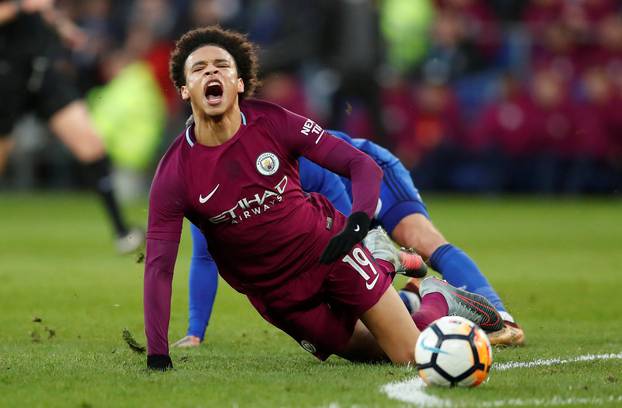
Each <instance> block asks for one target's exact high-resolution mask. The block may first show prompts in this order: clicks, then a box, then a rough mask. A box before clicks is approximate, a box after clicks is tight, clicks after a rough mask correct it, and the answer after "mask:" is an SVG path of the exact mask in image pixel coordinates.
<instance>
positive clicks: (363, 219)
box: [320, 211, 371, 264]
mask: <svg viewBox="0 0 622 408" xmlns="http://www.w3.org/2000/svg"><path fill="white" fill-rule="evenodd" d="M369 224H371V220H370V219H369V217H368V216H367V214H365V213H364V212H362V211H359V212H355V213H353V214H351V215H350V216H349V217H348V224H347V225H346V226H345V228H344V229H343V231H341V232H340V233H339V234H337V235H335V236H334V237H333V238H332V239H331V240H330V242H329V243H328V245H326V248H325V249H324V252H323V253H322V256H321V257H320V263H323V264H329V263H332V262H335V261H336V260H337V259H339V258H341V257H342V256H344V255H345V254H347V253H348V252H350V250H351V249H352V247H353V246H354V245H356V244H358V243H359V242H361V241H362V240H363V238H365V236H366V235H367V231H369Z"/></svg>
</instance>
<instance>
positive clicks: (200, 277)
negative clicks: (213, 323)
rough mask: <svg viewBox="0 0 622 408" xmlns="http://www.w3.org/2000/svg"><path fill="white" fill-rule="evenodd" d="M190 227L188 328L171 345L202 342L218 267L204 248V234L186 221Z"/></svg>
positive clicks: (211, 305)
mask: <svg viewBox="0 0 622 408" xmlns="http://www.w3.org/2000/svg"><path fill="white" fill-rule="evenodd" d="M190 230H191V232H192V258H191V260H190V279H189V286H190V292H189V293H190V295H189V302H188V303H189V305H188V306H189V314H188V331H187V332H186V336H185V337H183V338H182V339H180V340H179V341H177V342H175V343H174V344H173V347H194V346H198V345H199V344H200V343H201V342H202V341H203V339H204V337H205V329H206V328H207V325H208V324H209V320H210V317H211V315H212V308H213V306H214V300H215V299H216V290H217V289H218V268H217V267H216V263H215V262H214V260H213V259H212V256H211V255H210V253H209V252H208V250H207V242H206V240H205V237H204V236H203V233H202V232H201V230H199V229H198V228H197V227H196V226H195V225H194V224H190Z"/></svg>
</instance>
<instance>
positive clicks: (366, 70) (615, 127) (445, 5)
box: [0, 0, 622, 198]
mask: <svg viewBox="0 0 622 408" xmlns="http://www.w3.org/2000/svg"><path fill="white" fill-rule="evenodd" d="M57 6H58V8H59V9H60V10H61V11H62V12H63V13H66V14H67V16H69V17H70V18H71V19H72V20H74V21H75V22H76V23H77V24H78V25H79V27H81V29H82V30H83V31H84V34H85V35H86V36H87V39H88V40H87V41H86V42H84V45H82V46H78V47H74V48H72V49H71V50H69V49H68V51H67V52H66V53H64V54H63V55H59V61H58V62H59V63H62V64H63V66H64V67H65V69H66V70H67V71H68V72H70V73H71V75H73V76H74V77H75V78H76V80H77V81H78V82H79V84H80V86H81V88H82V91H83V92H84V93H85V95H87V98H88V101H89V104H90V108H91V110H92V113H93V115H94V118H95V120H96V123H97V127H98V129H99V130H100V131H101V133H102V134H103V135H104V137H105V140H106V144H107V146H108V148H109V150H110V153H111V156H112V158H113V160H114V162H115V166H116V168H117V169H118V174H117V175H118V177H117V182H118V184H119V186H120V188H121V192H122V195H123V196H124V197H125V198H132V197H144V195H145V193H146V192H147V190H148V186H149V182H150V180H151V175H152V173H153V170H154V168H155V165H156V164H157V161H158V160H159V158H160V156H161V154H162V152H163V151H165V150H166V148H167V146H168V144H169V143H170V141H171V140H172V139H173V138H174V137H175V136H176V135H177V134H178V133H179V131H180V130H181V129H182V127H183V122H184V120H185V119H186V117H187V115H188V113H189V111H188V108H187V107H186V106H184V105H183V104H182V103H181V101H180V100H179V98H178V96H177V94H176V92H175V89H174V88H173V87H172V84H171V83H170V81H169V79H168V66H167V64H168V55H169V52H170V50H171V48H172V45H173V41H174V39H175V38H177V37H178V36H179V35H180V34H181V33H183V32H185V31H186V30H188V29H190V28H193V27H196V26H202V25H208V24H216V23H218V24H220V25H222V26H223V27H228V28H233V29H236V30H240V31H243V32H246V33H248V35H249V37H250V38H251V39H252V40H253V41H255V42H256V43H258V44H259V45H260V46H261V64H262V68H263V70H262V80H263V87H262V88H261V90H260V94H259V97H262V98H266V99H268V100H271V101H273V102H276V103H279V104H281V105H283V106H285V107H287V108H289V109H291V110H293V111H295V112H298V113H301V114H305V115H308V116H311V117H313V118H315V119H316V120H317V121H318V122H320V123H322V124H324V125H325V126H326V127H329V128H336V129H341V130H345V131H346V132H348V133H350V134H351V135H353V136H357V137H365V138H369V139H373V140H375V141H376V142H378V143H380V144H382V145H385V146H386V147H389V148H390V149H392V150H393V151H394V152H396V153H397V154H398V155H399V157H400V158H401V159H402V161H403V162H404V163H405V164H406V166H407V167H408V168H410V169H412V174H413V176H414V180H415V183H416V185H417V186H418V187H419V188H421V189H422V190H423V191H430V190H438V191H460V192H481V193H499V192H520V193H544V194H595V193H596V194H617V193H619V189H620V185H621V184H622V182H621V180H622V114H620V113H619V111H618V109H620V108H621V107H622V2H621V1H616V0H530V1H527V0H487V1H482V0H377V1H373V0H314V1H307V0H133V1H129V0H59V1H57ZM3 97H4V96H3ZM46 132H47V130H46V129H45V128H44V127H41V126H40V125H39V124H37V123H36V122H35V121H34V120H32V119H31V118H26V119H24V120H23V121H22V122H21V124H20V126H19V127H18V128H17V129H16V130H15V132H14V133H15V134H14V136H15V140H16V143H17V146H16V149H15V151H14V153H13V155H12V158H11V161H10V163H9V167H8V169H7V171H6V172H5V174H4V175H3V176H2V177H1V178H0V188H1V189H3V190H17V189H33V188H37V189H41V188H43V189H48V188H49V189H57V188H63V189H73V188H80V187H81V186H82V180H81V177H80V172H79V171H77V164H76V162H75V161H74V159H72V158H71V156H70V155H69V153H68V152H67V151H66V150H65V148H64V147H62V146H61V145H60V143H59V142H58V141H57V140H56V139H54V138H52V137H49V135H48V134H47V133H46Z"/></svg>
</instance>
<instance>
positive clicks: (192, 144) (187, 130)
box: [186, 125, 194, 147]
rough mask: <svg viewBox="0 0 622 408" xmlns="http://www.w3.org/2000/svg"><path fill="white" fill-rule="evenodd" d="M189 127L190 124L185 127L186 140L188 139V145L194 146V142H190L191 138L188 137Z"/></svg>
mask: <svg viewBox="0 0 622 408" xmlns="http://www.w3.org/2000/svg"><path fill="white" fill-rule="evenodd" d="M191 127H192V125H190V126H188V127H187V128H186V140H187V141H188V144H189V145H190V147H194V143H192V139H190V128H191Z"/></svg>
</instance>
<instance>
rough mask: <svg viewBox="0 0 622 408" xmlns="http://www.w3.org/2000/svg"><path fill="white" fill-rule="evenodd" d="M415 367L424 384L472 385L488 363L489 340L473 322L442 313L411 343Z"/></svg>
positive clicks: (484, 373) (487, 368) (483, 374)
mask: <svg viewBox="0 0 622 408" xmlns="http://www.w3.org/2000/svg"><path fill="white" fill-rule="evenodd" d="M415 361H416V362H417V370H418V371H419V375H420V376H421V378H422V379H423V381H424V382H425V383H426V384H428V385H440V386H444V387H453V386H460V387H475V386H477V385H479V384H481V383H482V382H483V381H484V380H485V379H486V378H487V377H488V372H489V371H490V366H491V364H492V348H491V347H490V341H489V340H488V337H487V336H486V334H485V333H484V331H483V330H482V329H480V328H479V327H478V326H477V325H476V324H475V323H473V322H472V321H470V320H467V319H465V318H463V317H458V316H445V317H442V318H440V319H438V320H436V321H435V322H433V323H432V324H430V325H429V326H428V327H427V328H426V329H425V330H424V331H422V332H421V334H420V335H419V339H417V345H416V346H415Z"/></svg>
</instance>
